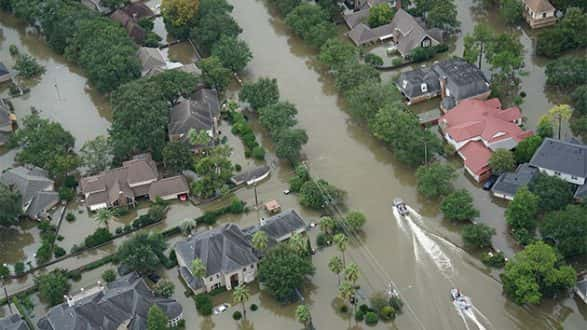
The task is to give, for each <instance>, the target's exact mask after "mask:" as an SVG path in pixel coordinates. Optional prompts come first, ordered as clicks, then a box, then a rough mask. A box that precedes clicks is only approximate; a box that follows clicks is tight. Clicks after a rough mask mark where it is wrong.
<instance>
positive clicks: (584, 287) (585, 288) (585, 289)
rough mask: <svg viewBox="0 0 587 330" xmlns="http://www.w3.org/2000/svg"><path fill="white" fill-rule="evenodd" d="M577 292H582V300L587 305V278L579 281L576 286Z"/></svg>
mask: <svg viewBox="0 0 587 330" xmlns="http://www.w3.org/2000/svg"><path fill="white" fill-rule="evenodd" d="M575 290H577V291H579V292H581V295H582V297H581V299H583V301H584V302H585V303H586V304H587V299H586V298H587V278H584V279H583V280H581V281H577V284H575Z"/></svg>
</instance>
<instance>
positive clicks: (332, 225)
mask: <svg viewBox="0 0 587 330" xmlns="http://www.w3.org/2000/svg"><path fill="white" fill-rule="evenodd" d="M335 229H336V221H335V220H334V219H333V218H331V217H328V216H324V217H322V218H320V231H321V232H323V233H324V234H326V235H332V234H334V230H335Z"/></svg>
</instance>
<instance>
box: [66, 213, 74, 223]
mask: <svg viewBox="0 0 587 330" xmlns="http://www.w3.org/2000/svg"><path fill="white" fill-rule="evenodd" d="M65 220H67V221H69V222H73V221H75V214H73V213H72V212H67V215H66V216H65Z"/></svg>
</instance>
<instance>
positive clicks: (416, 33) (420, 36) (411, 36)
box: [390, 9, 440, 56]
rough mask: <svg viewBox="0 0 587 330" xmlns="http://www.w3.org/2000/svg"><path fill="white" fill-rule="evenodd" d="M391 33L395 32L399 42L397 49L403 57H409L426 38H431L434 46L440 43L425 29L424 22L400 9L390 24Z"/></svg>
mask: <svg viewBox="0 0 587 330" xmlns="http://www.w3.org/2000/svg"><path fill="white" fill-rule="evenodd" d="M390 28H391V31H395V32H396V33H395V36H394V38H395V39H396V41H397V43H398V44H397V49H398V51H399V52H400V54H402V55H403V56H406V55H408V54H409V53H410V52H411V51H412V49H414V48H417V47H420V46H421V43H422V41H423V40H424V39H425V38H429V39H430V40H431V42H432V45H437V44H438V43H439V42H440V41H439V40H436V39H435V38H434V37H432V36H431V35H430V34H429V33H428V32H427V31H426V29H425V26H424V24H423V22H421V21H418V20H417V19H416V18H415V17H414V16H412V15H410V14H409V13H408V12H407V11H405V10H403V9H400V10H398V11H397V13H396V14H395V16H393V19H392V20H391V23H390Z"/></svg>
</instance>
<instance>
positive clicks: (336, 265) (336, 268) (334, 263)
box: [328, 256, 344, 285]
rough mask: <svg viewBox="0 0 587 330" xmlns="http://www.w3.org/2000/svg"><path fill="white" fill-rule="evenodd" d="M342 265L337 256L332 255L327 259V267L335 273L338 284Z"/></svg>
mask: <svg viewBox="0 0 587 330" xmlns="http://www.w3.org/2000/svg"><path fill="white" fill-rule="evenodd" d="M343 268H344V266H343V265H342V259H340V257H338V256H334V257H332V258H331V259H330V261H328V269H330V271H331V272H333V273H335V274H336V279H337V281H338V285H340V272H342V270H343Z"/></svg>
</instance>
